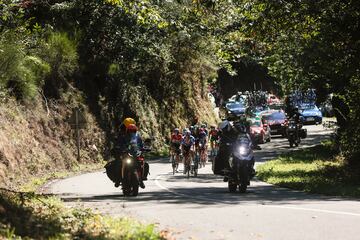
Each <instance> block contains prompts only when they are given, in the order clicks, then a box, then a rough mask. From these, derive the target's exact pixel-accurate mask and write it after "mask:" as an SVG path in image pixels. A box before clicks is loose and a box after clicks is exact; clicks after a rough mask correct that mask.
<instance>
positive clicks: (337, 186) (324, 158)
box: [257, 143, 360, 197]
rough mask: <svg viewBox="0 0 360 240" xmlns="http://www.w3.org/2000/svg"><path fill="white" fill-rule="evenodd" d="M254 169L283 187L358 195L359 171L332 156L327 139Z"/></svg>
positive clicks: (342, 194) (333, 193) (339, 194)
mask: <svg viewBox="0 0 360 240" xmlns="http://www.w3.org/2000/svg"><path fill="white" fill-rule="evenodd" d="M257 172H258V174H257V176H258V178H259V179H261V180H263V181H266V182H268V183H271V184H275V185H279V186H282V187H288V188H292V189H297V190H303V191H306V192H311V193H320V194H325V195H336V196H351V197H360V172H359V171H355V170H353V169H350V168H349V167H347V166H346V165H345V164H344V162H343V161H342V159H341V158H340V157H334V152H333V150H332V148H331V145H330V144H328V143H323V144H321V145H318V146H315V147H312V148H308V149H302V150H298V151H294V152H291V153H288V154H285V155H282V156H280V157H279V158H277V159H275V160H272V161H268V162H266V163H264V164H262V165H260V166H259V167H258V168H257Z"/></svg>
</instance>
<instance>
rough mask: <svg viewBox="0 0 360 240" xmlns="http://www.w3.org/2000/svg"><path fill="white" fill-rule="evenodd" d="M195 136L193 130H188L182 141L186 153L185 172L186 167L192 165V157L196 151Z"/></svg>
mask: <svg viewBox="0 0 360 240" xmlns="http://www.w3.org/2000/svg"><path fill="white" fill-rule="evenodd" d="M194 144H195V138H194V137H193V136H192V135H191V132H190V131H189V130H188V131H186V133H185V136H184V138H183V140H182V142H181V145H182V151H183V155H184V174H186V167H190V164H191V158H192V156H193V152H194Z"/></svg>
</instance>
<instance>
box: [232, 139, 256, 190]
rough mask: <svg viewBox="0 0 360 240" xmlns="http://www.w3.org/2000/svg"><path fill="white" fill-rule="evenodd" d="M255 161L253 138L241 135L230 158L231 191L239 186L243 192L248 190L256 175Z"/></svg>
mask: <svg viewBox="0 0 360 240" xmlns="http://www.w3.org/2000/svg"><path fill="white" fill-rule="evenodd" d="M254 163H255V159H254V153H253V150H252V143H251V140H250V139H249V138H248V137H246V136H240V137H239V138H238V139H237V141H236V142H235V143H233V144H232V154H231V156H230V158H229V166H230V171H229V172H228V174H227V176H228V188H229V192H236V189H237V186H239V191H240V192H241V193H244V192H246V189H247V186H248V185H250V179H251V178H252V177H253V175H254V173H253V167H254Z"/></svg>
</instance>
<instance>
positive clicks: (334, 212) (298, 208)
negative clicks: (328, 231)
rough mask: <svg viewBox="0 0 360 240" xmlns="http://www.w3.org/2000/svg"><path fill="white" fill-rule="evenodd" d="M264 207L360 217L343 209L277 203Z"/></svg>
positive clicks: (359, 214) (358, 214)
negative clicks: (279, 204)
mask: <svg viewBox="0 0 360 240" xmlns="http://www.w3.org/2000/svg"><path fill="white" fill-rule="evenodd" d="M263 206H264V207H271V208H282V209H290V210H302V211H310V212H321V213H330V214H338V215H348V216H354V217H360V213H349V212H342V211H331V210H324V209H316V208H302V207H290V206H289V207H287V206H277V205H263Z"/></svg>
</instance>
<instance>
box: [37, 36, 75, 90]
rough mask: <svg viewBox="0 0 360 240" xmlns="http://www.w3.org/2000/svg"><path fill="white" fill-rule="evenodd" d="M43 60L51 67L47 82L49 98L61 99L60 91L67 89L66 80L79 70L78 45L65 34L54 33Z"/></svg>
mask: <svg viewBox="0 0 360 240" xmlns="http://www.w3.org/2000/svg"><path fill="white" fill-rule="evenodd" d="M40 54H41V55H42V58H43V59H44V60H45V61H46V62H47V63H48V64H49V65H50V66H51V72H50V75H49V76H48V77H47V79H46V82H45V92H46V94H47V95H48V96H52V97H60V95H59V94H60V90H61V89H62V88H64V87H66V85H67V84H66V82H67V81H66V80H67V79H68V78H69V77H71V76H72V74H73V73H74V72H75V70H76V69H77V68H78V62H77V61H78V54H77V49H76V43H75V42H74V41H72V40H70V39H69V37H68V36H67V34H65V33H52V34H51V35H50V36H49V38H48V40H47V41H46V43H45V46H44V51H43V52H41V53H40Z"/></svg>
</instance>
